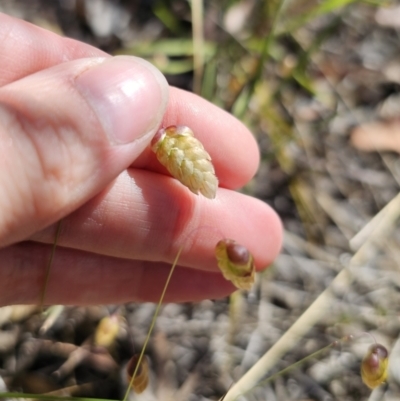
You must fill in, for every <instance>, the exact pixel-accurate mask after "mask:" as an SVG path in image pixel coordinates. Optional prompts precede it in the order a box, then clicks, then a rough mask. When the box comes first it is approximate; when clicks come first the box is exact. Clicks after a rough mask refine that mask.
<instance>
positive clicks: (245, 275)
mask: <svg viewBox="0 0 400 401" xmlns="http://www.w3.org/2000/svg"><path fill="white" fill-rule="evenodd" d="M215 256H216V258H217V262H218V267H219V268H220V270H221V272H222V274H223V276H224V277H225V278H226V279H227V280H229V281H231V282H232V284H233V285H234V286H235V287H237V288H239V289H242V290H249V289H250V288H251V286H252V285H253V284H254V275H255V266H254V259H253V256H252V255H251V253H250V252H249V251H248V250H247V248H245V247H244V246H243V245H240V244H238V243H237V242H236V241H234V240H232V239H223V240H221V241H219V242H218V244H217V246H216V247H215Z"/></svg>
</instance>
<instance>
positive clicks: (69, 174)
mask: <svg viewBox="0 0 400 401" xmlns="http://www.w3.org/2000/svg"><path fill="white" fill-rule="evenodd" d="M89 63H90V64H92V63H93V61H90V62H89ZM77 67H78V68H77V70H75V73H76V72H79V70H80V68H79V66H77ZM82 68H84V69H86V68H87V65H86V63H83V65H81V69H82ZM53 76H54V77H55V79H56V81H55V82H57V73H56V72H55V73H53ZM49 80H50V81H51V76H50V78H48V77H44V76H43V79H42V80H41V79H37V80H36V81H35V83H34V84H33V85H32V84H30V80H28V82H27V83H26V84H25V82H23V81H18V82H17V83H15V84H10V85H7V86H6V87H3V88H1V89H0V104H2V106H3V109H2V114H3V118H2V122H3V121H6V122H7V125H8V126H9V127H10V129H9V130H7V131H5V129H4V128H3V129H1V127H0V129H1V131H2V134H1V136H2V137H6V138H7V137H11V138H12V142H13V147H12V152H10V154H9V156H10V157H12V158H13V161H12V163H11V162H10V164H12V165H13V168H12V169H10V171H9V172H8V173H7V174H3V175H0V181H2V180H3V179H4V176H6V175H9V174H11V175H13V179H14V181H15V182H18V184H19V187H20V188H24V193H20V194H15V193H14V195H18V196H19V198H20V199H24V201H25V203H26V204H27V205H29V206H30V207H31V210H29V208H28V207H25V208H24V207H23V208H21V209H19V210H23V211H24V213H25V215H26V216H32V218H34V220H35V222H34V225H35V226H36V225H37V226H39V227H40V226H41V225H42V227H43V226H44V225H46V223H47V224H48V222H49V215H51V214H52V212H51V211H52V210H53V211H54V212H53V213H54V214H57V213H62V212H63V210H65V208H68V207H70V206H69V203H70V202H71V200H73V198H74V194H76V193H79V192H80V185H79V184H80V182H83V183H84V182H85V181H86V180H87V179H88V178H90V177H86V178H85V174H86V175H87V172H88V171H93V170H94V171H96V168H95V166H93V167H92V168H88V165H89V164H90V163H93V161H95V160H99V159H103V157H102V156H101V155H102V154H103V152H104V150H102V149H104V148H105V145H100V143H103V144H106V139H105V137H104V136H103V137H102V136H101V135H96V136H93V139H92V138H91V139H90V142H91V147H90V149H91V152H92V153H93V156H94V157H92V158H90V157H88V152H82V150H81V149H80V148H79V146H77V144H79V143H81V142H82V140H84V141H85V140H86V142H88V138H86V139H84V137H82V135H80V133H79V131H80V130H83V131H84V132H85V131H87V130H89V129H90V130H92V131H93V130H94V129H96V128H95V127H94V125H95V123H96V122H95V120H94V119H93V117H92V118H91V117H90V116H91V114H90V110H89V109H88V110H87V112H86V115H87V117H86V119H85V121H84V123H83V124H80V126H79V125H78V123H75V121H77V120H78V119H75V118H73V117H71V115H67V116H64V114H63V113H64V111H63V110H62V109H63V106H62V105H61V104H60V103H59V102H58V101H56V100H55V101H54V102H52V104H51V105H50V109H52V110H49V104H48V102H47V100H48V99H45V98H46V97H47V96H51V95H53V92H52V89H51V85H50V84H49ZM63 82H64V84H66V88H65V87H63V86H62V85H61V86H59V88H60V89H59V94H60V96H61V95H62V92H63V91H67V92H69V94H72V93H74V91H73V89H72V86H69V85H72V81H70V80H69V79H68V78H67V79H64V80H63ZM57 83H58V82H57ZM29 84H30V88H31V91H29V92H27V91H26V90H24V89H23V90H22V91H21V90H19V87H20V86H21V85H22V86H24V85H29ZM68 86H69V87H68ZM35 87H37V90H36V89H35ZM25 89H26V88H25ZM75 103H76V104H77V105H79V106H78V110H80V111H82V110H85V106H86V104H85V102H83V101H82V99H81V98H80V97H79V96H76V95H75ZM86 108H87V106H86ZM51 111H52V112H51ZM10 116H11V120H13V123H12V122H10V121H8V120H9V119H10ZM82 125H83V126H82ZM85 126H86V129H85ZM100 132H101V131H100ZM49 148H51V149H52V151H51V152H48V151H47V150H48V149H49ZM99 152H101V154H99ZM96 154H97V155H96ZM18 160H23V162H24V166H23V168H19V169H16V168H14V167H15V165H14V163H16V162H18ZM71 161H73V163H71ZM65 166H70V168H68V169H66V168H65ZM2 177H3V178H2ZM24 184H25V185H24ZM39 184H40V185H39ZM71 198H72V199H71ZM15 200H16V199H15ZM14 207H15V204H14V205H12V208H14ZM5 213H7V211H5ZM11 215H12V214H11ZM56 219H57V217H55V218H54V217H53V221H54V220H56ZM18 220H19V219H16V221H15V223H14V225H15V226H16V225H18V224H19V223H18ZM26 223H27V224H26V227H25V228H22V229H21V227H18V230H17V231H18V236H19V239H21V238H24V236H25V233H29V231H30V233H31V232H32V230H33V227H31V226H30V224H29V222H28V221H26ZM14 228H16V227H14ZM12 231H13V230H11V232H10V231H8V232H4V231H3V229H1V230H0V238H2V239H0V243H3V244H4V239H5V238H6V237H7V241H10V242H11V241H15V240H16V238H13V232H12ZM30 233H29V234H30Z"/></svg>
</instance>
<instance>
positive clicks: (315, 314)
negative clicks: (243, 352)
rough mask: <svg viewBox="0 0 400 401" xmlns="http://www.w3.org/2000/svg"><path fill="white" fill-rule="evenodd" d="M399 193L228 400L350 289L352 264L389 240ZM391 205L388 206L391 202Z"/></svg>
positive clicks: (246, 387) (246, 388) (251, 382)
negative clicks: (356, 247) (384, 215)
mask: <svg viewBox="0 0 400 401" xmlns="http://www.w3.org/2000/svg"><path fill="white" fill-rule="evenodd" d="M399 201H400V195H398V196H397V197H396V198H395V199H394V200H393V201H392V202H390V204H389V205H390V208H391V210H394V211H396V213H391V214H389V213H387V214H386V218H385V219H382V220H381V221H380V224H379V225H378V226H376V227H375V230H374V231H373V232H372V233H370V236H369V237H368V241H366V242H364V244H363V246H361V247H360V248H359V249H358V251H357V252H356V253H355V254H354V255H353V257H352V258H351V260H350V262H349V265H348V266H347V267H344V268H343V269H342V271H341V272H340V273H339V274H338V275H337V276H336V277H335V279H334V280H333V281H332V282H331V284H330V285H329V287H327V288H326V289H325V291H323V292H322V293H321V294H320V295H319V296H318V298H317V299H316V300H315V301H314V302H313V303H312V304H311V305H310V307H309V308H308V309H307V310H306V311H305V312H304V313H303V314H302V315H301V316H300V317H299V319H298V320H297V321H296V322H295V323H294V324H293V325H292V326H291V327H290V329H289V330H287V332H286V333H285V334H284V335H283V336H282V337H281V338H280V339H279V340H278V341H277V342H276V343H275V344H274V345H273V346H272V347H271V348H270V349H269V350H268V351H267V352H266V353H265V354H264V356H263V357H262V358H261V359H260V360H259V361H258V362H257V363H256V364H255V365H254V366H253V367H252V368H251V369H250V370H249V371H248V372H247V373H246V374H245V375H244V376H243V377H242V378H241V379H240V380H239V381H238V382H237V383H235V384H234V385H233V386H232V388H231V389H230V390H229V391H228V392H227V394H226V395H225V397H224V401H233V400H235V399H237V398H238V397H239V396H241V395H244V394H246V393H247V392H249V391H250V390H251V389H253V388H254V387H255V386H257V385H258V383H259V382H260V381H261V379H262V378H263V377H264V376H265V375H266V374H267V373H268V371H269V370H270V369H271V368H272V367H274V366H275V364H276V363H277V362H278V361H279V360H280V359H281V357H282V356H283V355H284V354H286V353H287V352H288V351H290V350H291V349H292V348H294V347H295V346H296V344H297V343H298V341H299V340H300V339H301V338H302V337H303V336H304V335H305V334H306V333H307V332H308V331H309V330H310V329H311V328H312V327H313V326H314V325H315V324H317V323H318V321H319V320H320V319H321V318H322V317H323V316H325V315H326V314H327V313H328V311H329V309H330V306H331V305H332V302H333V301H334V299H335V293H336V292H339V291H340V292H343V291H346V290H347V289H348V288H349V286H350V284H351V283H352V281H353V274H352V268H353V267H356V266H359V265H360V264H361V263H363V262H364V261H365V259H366V258H367V257H368V255H369V254H370V250H371V244H373V243H376V241H377V240H378V239H379V242H381V243H382V242H383V241H385V238H387V237H388V235H390V232H391V228H392V227H393V226H394V224H395V222H396V220H397V217H398V214H399V213H400V207H398V206H399V205H398V202H399ZM389 205H388V206H389Z"/></svg>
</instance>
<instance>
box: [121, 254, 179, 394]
mask: <svg viewBox="0 0 400 401" xmlns="http://www.w3.org/2000/svg"><path fill="white" fill-rule="evenodd" d="M182 249H183V248H182V247H181V248H180V249H179V251H178V254H177V255H176V258H175V260H174V263H173V264H172V266H171V270H170V272H169V275H168V277H167V281H166V282H165V285H164V288H163V291H162V293H161V296H160V300H159V301H158V304H157V308H156V310H155V312H154V315H153V319H152V321H151V324H150V327H149V331H148V332H147V336H146V340H145V341H144V344H143V347H142V351H141V352H140V355H139V357H138V360H137V363H136V367H135V370H134V372H133V374H132V378H131V380H130V382H129V385H128V388H127V390H126V393H125V396H124V401H126V400H127V399H128V396H129V392H130V390H131V388H132V385H133V383H134V381H135V378H136V375H137V374H138V371H139V368H140V366H141V362H142V359H143V357H144V353H145V351H146V347H147V344H148V342H149V340H150V336H151V333H152V331H153V328H154V325H155V324H156V320H157V316H158V313H159V311H160V308H161V304H162V302H163V300H164V297H165V293H166V292H167V288H168V285H169V282H170V281H171V277H172V274H173V272H174V270H175V267H176V265H177V264H178V260H179V257H180V255H181V252H182Z"/></svg>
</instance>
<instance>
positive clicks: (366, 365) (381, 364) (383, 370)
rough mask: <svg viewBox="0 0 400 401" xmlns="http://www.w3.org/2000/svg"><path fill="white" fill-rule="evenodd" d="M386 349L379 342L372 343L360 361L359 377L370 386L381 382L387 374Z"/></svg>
mask: <svg viewBox="0 0 400 401" xmlns="http://www.w3.org/2000/svg"><path fill="white" fill-rule="evenodd" d="M388 356H389V353H388V351H387V349H386V348H385V347H384V346H383V345H381V344H373V345H372V346H371V347H370V348H369V350H368V353H367V355H366V356H365V357H364V359H363V361H362V363H361V378H362V380H363V382H364V383H365V384H366V385H367V386H368V387H369V388H370V389H374V388H376V387H378V386H380V385H381V384H383V383H384V382H385V381H386V379H387V375H388V360H389V359H388Z"/></svg>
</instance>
